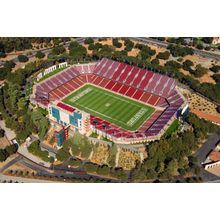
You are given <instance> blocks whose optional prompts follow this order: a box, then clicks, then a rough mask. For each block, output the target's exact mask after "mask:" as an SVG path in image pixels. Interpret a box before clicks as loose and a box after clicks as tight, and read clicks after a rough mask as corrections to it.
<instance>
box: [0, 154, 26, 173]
mask: <svg viewBox="0 0 220 220" xmlns="http://www.w3.org/2000/svg"><path fill="white" fill-rule="evenodd" d="M21 159H22V156H21V155H18V156H17V157H16V158H14V159H13V160H11V161H10V162H8V163H7V164H6V165H5V166H3V167H1V168H0V173H3V172H4V170H6V169H8V168H9V167H10V166H12V165H13V164H15V163H17V162H18V161H20V160H21Z"/></svg>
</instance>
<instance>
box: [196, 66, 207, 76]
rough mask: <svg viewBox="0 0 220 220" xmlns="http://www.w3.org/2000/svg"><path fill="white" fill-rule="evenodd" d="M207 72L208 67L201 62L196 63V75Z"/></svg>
mask: <svg viewBox="0 0 220 220" xmlns="http://www.w3.org/2000/svg"><path fill="white" fill-rule="evenodd" d="M207 72H208V69H206V68H205V67H203V66H202V65H201V64H198V65H196V68H195V71H194V75H195V77H202V76H203V75H205V74H206V73H207Z"/></svg>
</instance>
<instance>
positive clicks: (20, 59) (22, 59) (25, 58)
mask: <svg viewBox="0 0 220 220" xmlns="http://www.w3.org/2000/svg"><path fill="white" fill-rule="evenodd" d="M28 60H29V59H28V57H27V56H25V55H18V61H19V62H21V63H26V62H27V61H28Z"/></svg>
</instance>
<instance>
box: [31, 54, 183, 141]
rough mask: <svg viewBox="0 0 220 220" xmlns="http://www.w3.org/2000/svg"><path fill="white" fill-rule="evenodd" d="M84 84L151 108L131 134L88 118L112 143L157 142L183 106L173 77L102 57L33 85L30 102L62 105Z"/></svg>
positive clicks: (42, 104)
mask: <svg viewBox="0 0 220 220" xmlns="http://www.w3.org/2000/svg"><path fill="white" fill-rule="evenodd" d="M85 84H92V85H95V86H96V87H100V88H103V89H105V90H108V91H110V92H113V93H116V94H118V95H121V96H124V97H128V98H130V99H132V100H135V101H137V102H140V103H144V104H146V105H149V106H152V107H154V109H155V111H154V113H153V114H152V115H150V117H148V118H147V119H146V121H145V122H144V123H143V124H141V126H140V127H139V128H138V129H137V130H136V131H134V132H131V131H128V130H126V129H123V128H122V127H120V126H117V125H116V124H113V123H109V122H108V121H106V120H104V119H103V118H101V117H96V116H94V115H90V123H91V128H92V129H94V130H95V131H98V132H101V133H103V135H107V137H108V138H110V139H112V140H113V141H116V142H120V141H122V142H124V143H125V142H127V143H134V142H140V141H148V140H155V139H159V138H160V137H161V136H162V135H163V133H164V132H165V130H166V129H167V127H169V125H170V124H171V123H172V122H173V120H174V119H175V118H176V117H178V115H179V114H180V113H181V112H182V110H183V109H186V106H187V103H186V100H185V99H184V97H183V96H182V94H181V93H180V92H179V91H178V89H177V86H176V82H175V80H174V79H173V78H170V77H168V76H165V75H161V74H157V73H154V72H151V71H148V70H146V69H141V68H138V67H135V66H131V65H128V64H125V63H120V62H117V61H114V60H111V59H106V58H103V59H102V60H101V61H99V62H96V63H91V64H78V65H73V66H71V67H70V68H68V69H66V70H64V71H63V72H61V73H59V74H56V75H55V76H52V77H51V78H49V79H47V80H45V81H43V82H41V83H39V84H37V85H36V86H35V87H34V94H33V97H32V101H33V102H35V103H37V104H39V105H40V106H42V107H45V108H47V106H48V105H49V104H50V103H57V102H58V101H59V102H62V101H61V100H63V99H64V98H66V97H68V96H69V95H70V94H72V93H73V92H75V91H76V90H78V89H79V88H81V87H83V86H84V85H85ZM65 105H66V106H68V105H67V104H65ZM73 107H74V106H73ZM60 110H61V109H60ZM64 110H65V109H64Z"/></svg>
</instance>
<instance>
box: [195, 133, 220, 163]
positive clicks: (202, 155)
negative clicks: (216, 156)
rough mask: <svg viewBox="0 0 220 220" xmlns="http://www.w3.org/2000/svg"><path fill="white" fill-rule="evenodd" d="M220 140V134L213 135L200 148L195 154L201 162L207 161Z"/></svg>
mask: <svg viewBox="0 0 220 220" xmlns="http://www.w3.org/2000/svg"><path fill="white" fill-rule="evenodd" d="M219 140H220V135H219V134H213V135H211V136H210V137H209V138H208V140H207V141H206V142H205V143H204V144H203V145H202V147H200V148H199V150H198V151H197V152H196V153H195V156H196V157H197V159H198V162H199V164H201V163H202V162H204V161H205V159H206V157H207V155H208V154H209V153H210V151H211V150H213V149H214V148H215V147H216V144H217V142H218V141H219Z"/></svg>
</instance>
